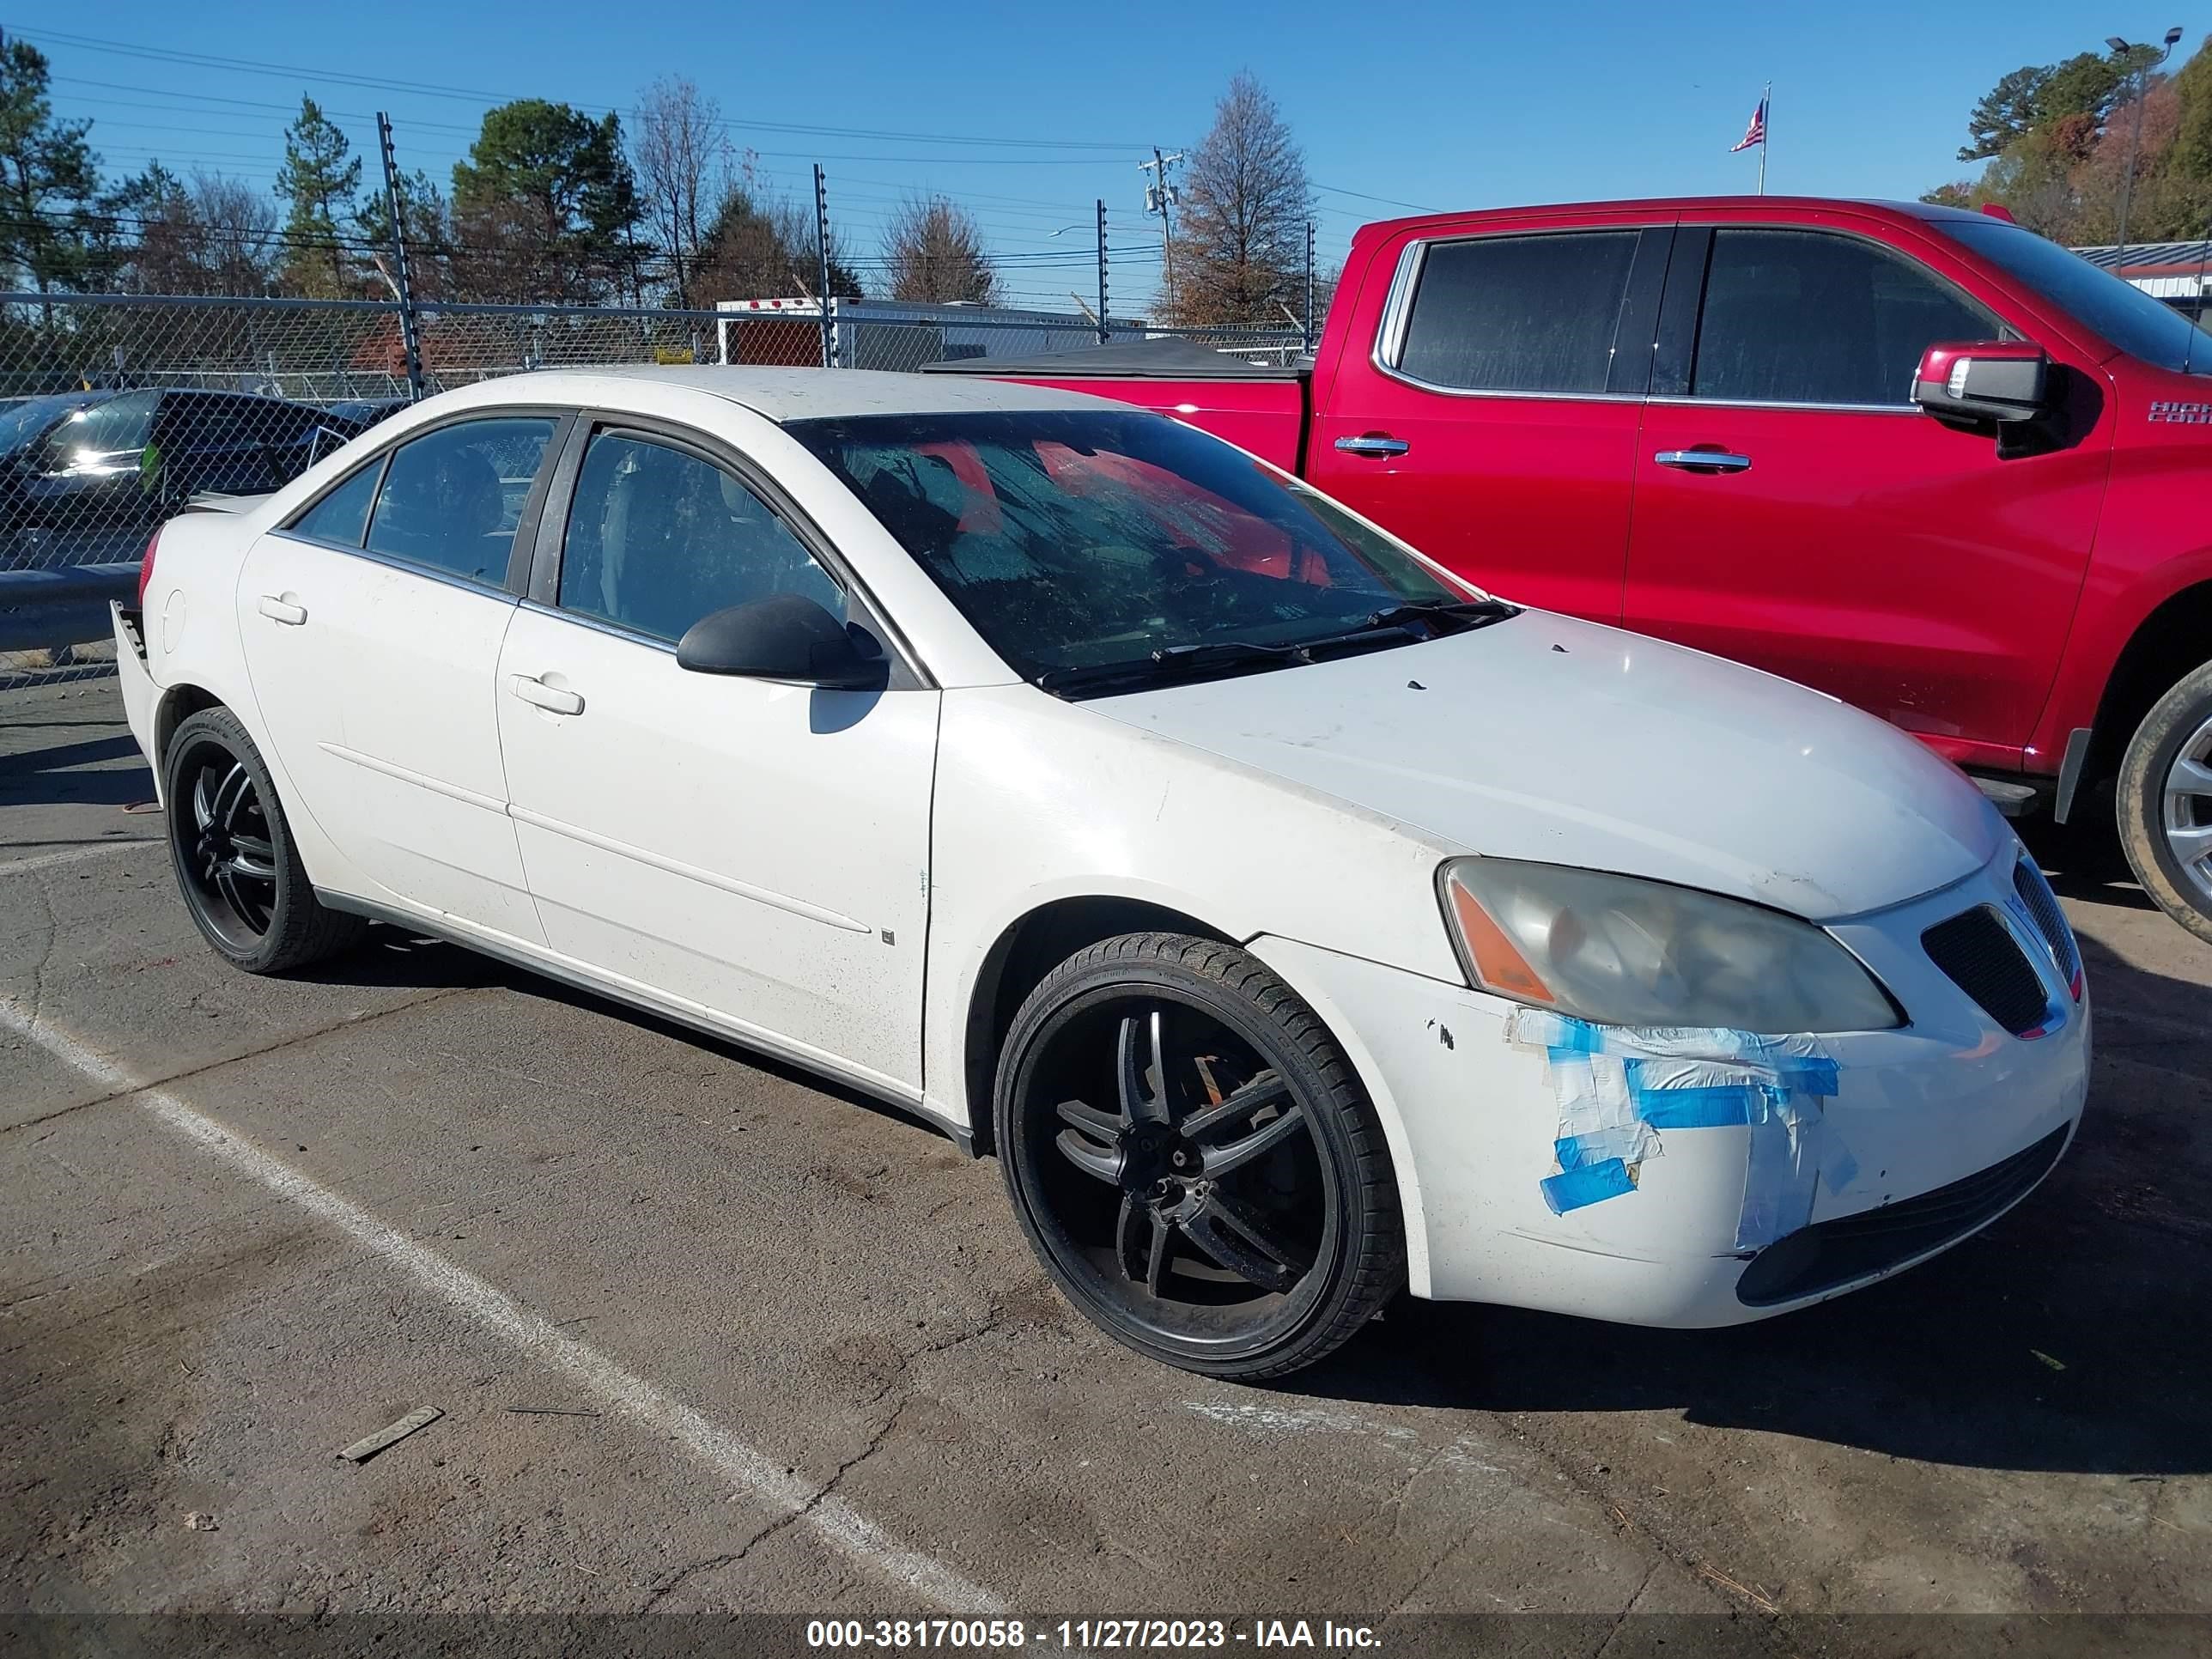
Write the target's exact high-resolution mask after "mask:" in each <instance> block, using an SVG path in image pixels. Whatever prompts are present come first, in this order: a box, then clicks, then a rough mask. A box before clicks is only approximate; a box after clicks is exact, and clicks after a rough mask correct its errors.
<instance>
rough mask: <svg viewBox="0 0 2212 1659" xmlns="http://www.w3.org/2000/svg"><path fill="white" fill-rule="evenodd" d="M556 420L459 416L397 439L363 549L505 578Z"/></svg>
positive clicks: (483, 577)
mask: <svg viewBox="0 0 2212 1659" xmlns="http://www.w3.org/2000/svg"><path fill="white" fill-rule="evenodd" d="M554 424H555V423H554V422H553V421H552V420H550V418H545V417H542V416H530V417H527V418H507V419H491V420H483V421H464V422H460V423H459V424H458V425H454V426H447V427H441V428H438V430H436V431H435V432H431V433H426V434H425V435H423V436H422V437H420V438H416V439H415V440H414V441H411V442H409V443H404V444H402V445H400V446H399V447H398V448H397V449H395V450H393V451H392V463H391V465H389V466H387V467H386V469H385V471H384V486H383V488H382V489H379V490H378V491H377V493H376V509H375V511H374V513H371V514H370V516H369V520H368V550H369V551H370V552H372V553H382V554H385V555H386V556H390V557H392V558H395V559H404V560H406V561H407V562H409V563H410V564H420V565H427V566H428V567H429V568H431V569H433V570H443V571H447V572H449V573H451V574H453V575H456V576H466V577H469V578H471V580H476V581H480V582H489V583H491V584H493V585H494V586H497V585H498V584H500V583H501V582H504V581H505V580H507V553H508V551H509V550H510V549H511V548H512V547H513V544H514V526H515V523H516V521H517V520H520V518H521V516H522V504H523V502H524V501H526V500H527V499H528V497H529V495H530V486H531V483H532V481H533V480H535V479H536V477H537V476H538V464H539V463H540V462H541V461H543V460H544V459H545V446H546V444H547V443H548V442H550V441H551V439H552V436H553V428H554Z"/></svg>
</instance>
